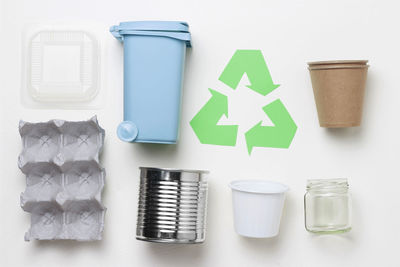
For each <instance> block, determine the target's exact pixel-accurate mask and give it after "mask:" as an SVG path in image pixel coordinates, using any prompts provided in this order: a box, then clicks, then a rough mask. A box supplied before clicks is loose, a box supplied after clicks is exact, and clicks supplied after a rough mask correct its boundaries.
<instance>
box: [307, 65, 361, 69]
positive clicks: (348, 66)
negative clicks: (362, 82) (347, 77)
mask: <svg viewBox="0 0 400 267" xmlns="http://www.w3.org/2000/svg"><path fill="white" fill-rule="evenodd" d="M367 68H369V65H357V64H343V65H315V66H309V67H308V69H309V70H330V69H367Z"/></svg>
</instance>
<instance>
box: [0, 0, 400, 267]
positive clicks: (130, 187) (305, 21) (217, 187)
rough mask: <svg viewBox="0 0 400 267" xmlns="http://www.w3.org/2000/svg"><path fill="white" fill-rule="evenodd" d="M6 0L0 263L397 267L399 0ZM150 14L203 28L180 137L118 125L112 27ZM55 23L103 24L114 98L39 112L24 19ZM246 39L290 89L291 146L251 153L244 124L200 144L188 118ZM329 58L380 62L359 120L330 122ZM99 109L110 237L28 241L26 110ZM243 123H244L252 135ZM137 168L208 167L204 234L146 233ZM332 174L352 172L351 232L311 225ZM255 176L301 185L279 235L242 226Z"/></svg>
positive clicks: (30, 113)
mask: <svg viewBox="0 0 400 267" xmlns="http://www.w3.org/2000/svg"><path fill="white" fill-rule="evenodd" d="M0 3H1V5H0V10H1V13H0V18H1V21H0V30H1V35H0V38H1V40H0V48H1V49H0V53H1V54H0V67H1V69H0V70H1V74H0V78H1V80H0V92H1V95H0V101H1V103H0V107H1V117H0V119H1V121H0V122H1V123H0V135H1V138H0V145H1V146H0V152H1V153H0V171H1V175H0V176H1V187H0V190H1V191H0V266H142V267H145V266H210V267H213V266H283V267H302V266H305V267H309V266H311V267H312V266H318V267H319V266H399V265H400V259H399V257H398V255H399V241H400V230H399V229H400V227H399V226H400V216H399V214H400V198H399V185H400V180H399V157H398V155H399V153H398V150H397V148H398V147H399V145H400V144H399V143H400V141H399V140H398V138H399V130H400V125H399V116H398V115H399V114H400V106H399V105H398V103H399V98H400V90H399V68H398V62H399V60H400V52H399V48H400V37H399V36H400V35H399V33H398V30H397V26H398V25H399V23H400V16H399V14H398V11H399V4H398V1H394V0H392V1H389V0H381V1H372V0H351V1H350V0H336V1H325V0H309V1H306V0H298V1H295V0H292V1H284V0H280V1H267V0H264V1H250V0H249V1H244V0H241V1H237V0H214V1H206V0H203V1H175V0H169V1H162V0H160V1H150V0H148V1H120V0H113V1H100V0H97V1H81V0H79V1H78V0H68V1H67V0H64V1H55V0H47V1H45V0H35V1H29V0H26V1H20V0H1V2H0ZM148 19H154V20H185V21H188V22H189V24H190V29H191V33H192V37H193V49H192V50H191V51H189V53H188V55H187V62H186V63H187V64H186V74H185V81H184V94H183V106H182V121H181V138H180V142H179V144H178V145H176V146H162V145H140V144H127V143H123V142H121V141H119V140H118V139H117V137H116V133H115V131H116V127H117V125H118V123H119V122H120V121H121V119H122V89H123V86H122V81H123V80H122V79H123V77H122V73H123V72H122V46H121V45H120V44H119V43H118V42H117V41H116V40H115V39H114V38H113V37H112V36H111V35H110V34H109V33H107V28H108V27H109V26H111V25H114V24H117V23H119V22H120V21H129V20H148ZM55 21H63V22H72V23H77V22H79V21H90V22H96V23H100V24H103V25H104V37H105V40H106V42H105V43H104V44H105V45H107V56H106V62H105V64H106V65H105V70H106V71H105V78H106V87H107V94H108V97H107V102H106V104H105V106H104V108H103V109H100V110H33V109H26V108H24V107H23V106H22V105H21V103H20V87H21V72H22V71H21V64H20V62H21V61H22V59H21V32H22V29H23V26H24V25H26V24H29V23H32V22H42V23H53V22H55ZM236 49H261V50H262V51H263V54H264V56H265V58H266V61H267V64H268V66H269V68H270V71H271V74H272V77H273V80H274V82H275V83H278V84H281V86H280V87H279V88H278V89H277V90H276V91H275V92H274V93H273V94H271V96H268V97H266V98H265V99H263V100H264V101H265V102H264V103H265V104H267V103H269V102H270V101H271V100H273V99H276V98H280V99H281V100H282V102H283V103H284V105H285V106H286V107H287V109H288V110H289V112H290V114H291V115H292V117H293V119H294V121H295V122H296V123H297V125H298V132H297V134H296V136H295V138H294V140H293V143H292V145H291V147H290V148H289V149H268V148H255V149H254V151H253V153H252V155H251V156H249V155H248V154H247V151H246V148H245V144H244V142H243V139H240V138H243V135H240V136H239V140H238V146H237V147H234V148H230V147H219V146H209V145H202V144H200V143H199V141H198V139H197V138H196V136H195V134H194V132H193V131H192V129H191V128H190V126H189V121H190V120H191V119H192V118H193V116H194V115H195V114H196V112H197V111H198V110H199V109H200V108H201V107H202V105H203V104H204V103H205V102H206V101H207V100H208V99H209V97H210V93H209V91H208V90H207V89H208V88H213V89H217V90H221V91H223V90H226V88H224V86H223V85H222V84H221V82H219V81H218V77H219V75H220V73H221V71H222V70H223V68H224V66H225V64H226V63H227V62H228V60H229V59H230V57H231V56H232V55H233V53H234V51H235V50H236ZM327 59H369V60H370V65H371V67H370V70H369V76H368V79H369V80H368V85H367V93H366V99H365V111H364V120H363V125H362V127H359V128H354V129H343V130H326V129H323V128H320V127H319V125H318V121H317V115H316V109H315V104H314V99H313V94H312V89H311V84H310V79H309V74H308V70H307V66H306V62H307V61H311V60H327ZM242 82H243V81H242ZM240 88H244V86H243V83H242V85H241V87H240ZM240 90H241V89H240ZM243 90H244V89H243ZM226 91H227V90H226ZM238 93H239V91H238ZM241 94H242V97H241V100H243V105H240V103H241V102H238V101H236V102H235V101H233V102H232V107H231V112H232V116H236V118H237V120H238V121H237V122H238V123H241V125H243V126H246V127H250V126H251V125H252V124H253V122H254V119H253V115H254V109H258V108H261V106H260V105H259V103H257V104H252V102H251V101H252V99H253V96H252V95H251V94H252V92H251V91H250V90H248V92H247V91H246V92H244V91H242V92H241ZM233 98H234V97H233ZM230 104H231V103H230ZM94 114H97V115H98V119H99V122H100V124H101V126H102V127H104V128H105V130H106V142H105V149H104V152H103V157H102V164H103V166H104V167H105V168H106V171H107V181H106V187H105V192H104V204H105V205H106V206H107V208H108V210H107V214H106V222H105V231H104V238H103V241H101V242H94V243H76V242H68V241H62V242H24V241H23V236H24V233H25V231H26V230H27V229H28V227H29V215H28V214H27V213H25V212H23V211H22V210H21V209H20V207H19V194H20V192H22V191H23V190H24V188H25V178H24V176H23V175H22V173H21V172H20V171H19V169H18V168H17V157H18V154H19V152H20V150H21V141H20V136H19V133H18V121H19V119H24V120H27V121H47V120H49V119H53V118H59V119H68V120H85V119H88V118H90V117H91V116H92V115H94ZM235 114H236V115H235ZM246 116H247V118H248V119H246ZM254 116H255V115H254ZM232 118H235V117H230V118H229V119H228V120H230V119H232ZM250 119H251V120H253V121H252V122H251V123H250V122H249V120H250ZM255 121H257V120H255ZM246 123H247V124H246ZM266 123H267V120H266ZM246 130H247V129H245V128H242V127H241V128H240V131H241V133H243V131H246ZM138 166H158V167H175V168H195V169H208V170H210V171H211V176H210V181H209V186H210V192H209V193H210V194H209V205H208V227H207V230H208V233H207V238H206V242H205V243H204V244H202V245H191V246H185V245H162V244H152V243H146V242H141V241H137V240H136V239H135V225H136V205H137V193H138V174H139V171H138ZM332 177H348V178H349V182H350V187H351V189H352V193H353V202H354V211H353V215H354V222H353V230H352V231H351V232H350V233H348V234H344V235H329V236H317V235H312V234H309V233H308V232H306V231H305V229H304V223H303V199H302V198H303V194H304V192H305V183H306V179H308V178H332ZM250 178H263V179H270V180H276V181H280V182H282V183H285V184H287V185H289V186H290V188H291V190H290V191H289V193H288V196H287V201H286V206H285V210H284V214H283V218H282V224H281V233H280V235H279V236H278V237H277V238H274V239H270V240H252V239H246V238H242V237H239V236H238V235H236V234H235V232H234V229H233V221H232V211H231V193H230V189H229V188H228V186H227V184H228V183H229V182H230V181H231V180H234V179H250Z"/></svg>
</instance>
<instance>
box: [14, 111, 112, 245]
mask: <svg viewBox="0 0 400 267" xmlns="http://www.w3.org/2000/svg"><path fill="white" fill-rule="evenodd" d="M19 132H20V135H21V138H22V144H23V149H22V152H21V154H20V155H19V158H18V166H19V168H20V169H21V171H22V172H23V173H24V174H25V175H26V189H25V192H23V193H22V194H21V207H22V209H23V210H24V211H26V212H29V213H30V214H31V228H30V229H29V231H28V232H27V233H26V234H25V240H26V241H29V240H34V239H36V240H55V239H72V240H79V241H92V240H101V236H102V232H103V228H104V214H105V210H106V209H105V207H104V206H103V204H102V202H101V193H102V191H103V187H104V182H105V171H104V169H103V168H101V166H100V163H99V154H100V153H101V150H102V148H103V144H104V135H105V132H104V130H103V129H102V128H101V127H100V126H99V124H98V122H97V118H96V117H93V118H91V119H90V120H88V121H78V122H69V121H63V120H51V121H48V122H41V123H29V122H25V121H20V124H19Z"/></svg>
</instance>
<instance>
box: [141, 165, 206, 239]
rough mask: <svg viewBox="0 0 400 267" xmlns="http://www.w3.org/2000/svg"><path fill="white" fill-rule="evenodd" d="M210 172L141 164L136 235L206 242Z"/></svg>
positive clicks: (143, 237)
mask: <svg viewBox="0 0 400 267" xmlns="http://www.w3.org/2000/svg"><path fill="white" fill-rule="evenodd" d="M207 173H208V172H206V171H193V170H173V169H159V168H147V167H141V168H140V189H139V204H138V219H137V228H136V238H137V239H138V240H144V241H152V242H162V243H188V244H190V243H201V242H203V241H204V239H205V232H206V231H205V230H206V210H207V187H208V185H207V180H206V175H207Z"/></svg>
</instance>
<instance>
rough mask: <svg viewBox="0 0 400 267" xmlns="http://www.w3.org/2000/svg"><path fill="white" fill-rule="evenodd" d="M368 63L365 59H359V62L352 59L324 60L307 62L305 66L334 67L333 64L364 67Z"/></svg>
mask: <svg viewBox="0 0 400 267" xmlns="http://www.w3.org/2000/svg"><path fill="white" fill-rule="evenodd" d="M367 63H368V60H366V59H359V60H354V59H350V60H349V59H346V60H325V61H311V62H308V63H307V64H308V65H309V66H312V65H334V64H358V65H366V64H367Z"/></svg>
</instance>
